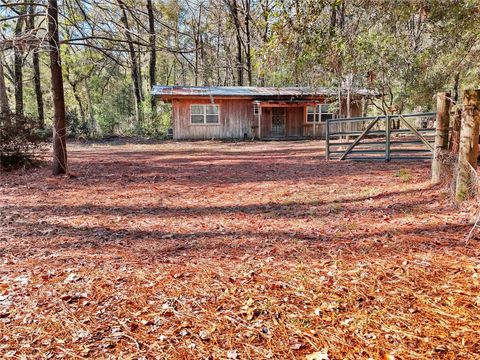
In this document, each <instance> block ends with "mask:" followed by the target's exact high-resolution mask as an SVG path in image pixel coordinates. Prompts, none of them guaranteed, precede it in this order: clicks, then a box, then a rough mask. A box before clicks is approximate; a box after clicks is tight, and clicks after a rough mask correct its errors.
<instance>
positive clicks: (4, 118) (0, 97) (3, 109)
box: [0, 51, 11, 124]
mask: <svg viewBox="0 0 480 360" xmlns="http://www.w3.org/2000/svg"><path fill="white" fill-rule="evenodd" d="M10 114H11V113H10V105H9V104H8V95H7V86H6V85H5V75H4V73H3V52H1V51H0V120H1V121H0V124H1V123H5V124H10Z"/></svg>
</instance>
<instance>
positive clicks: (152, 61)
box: [147, 0, 157, 112]
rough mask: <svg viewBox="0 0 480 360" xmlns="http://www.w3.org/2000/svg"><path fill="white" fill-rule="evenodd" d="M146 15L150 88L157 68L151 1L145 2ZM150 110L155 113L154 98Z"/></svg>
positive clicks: (153, 82) (153, 83)
mask: <svg viewBox="0 0 480 360" xmlns="http://www.w3.org/2000/svg"><path fill="white" fill-rule="evenodd" d="M147 13H148V32H149V34H150V38H149V40H150V64H149V72H148V74H149V77H150V88H152V87H153V86H154V85H155V81H156V79H155V78H156V67H157V44H156V39H157V37H156V34H155V16H154V13H153V5H152V0H147ZM151 106H152V110H153V111H154V112H155V109H156V103H155V97H153V96H152V103H151Z"/></svg>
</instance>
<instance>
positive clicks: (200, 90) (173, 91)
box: [152, 85, 378, 98]
mask: <svg viewBox="0 0 480 360" xmlns="http://www.w3.org/2000/svg"><path fill="white" fill-rule="evenodd" d="M352 94H353V95H357V96H378V92H376V91H372V90H367V89H355V90H353V91H352ZM152 95H154V96H160V97H161V96H170V97H171V96H178V97H189V96H240V97H248V98H272V97H274V98H275V97H305V96H336V95H337V90H336V89H328V88H307V87H280V88H277V87H257V86H160V85H155V86H154V87H153V89H152Z"/></svg>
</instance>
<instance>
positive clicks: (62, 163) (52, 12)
mask: <svg viewBox="0 0 480 360" xmlns="http://www.w3.org/2000/svg"><path fill="white" fill-rule="evenodd" d="M47 16H48V20H47V21H48V45H49V54H50V73H51V77H52V98H53V122H54V124H53V125H54V134H53V174H54V175H61V174H66V173H67V172H68V168H67V144H66V134H67V131H66V128H65V98H64V92H63V77H62V63H61V57H60V41H59V35H58V3H57V0H49V1H48V9H47Z"/></svg>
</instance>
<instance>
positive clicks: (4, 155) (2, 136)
mask: <svg viewBox="0 0 480 360" xmlns="http://www.w3.org/2000/svg"><path fill="white" fill-rule="evenodd" d="M36 128H37V122H36V121H35V120H34V119H32V118H28V117H24V116H19V115H10V116H8V118H6V117H3V118H1V119H0V165H1V168H2V170H11V169H16V168H21V167H31V166H33V165H36V164H38V162H39V161H38V160H39V157H40V153H41V150H42V147H43V144H44V143H43V142H42V136H41V134H39V133H38V131H36Z"/></svg>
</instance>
